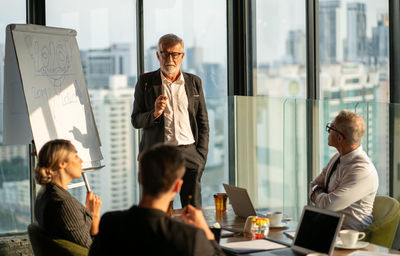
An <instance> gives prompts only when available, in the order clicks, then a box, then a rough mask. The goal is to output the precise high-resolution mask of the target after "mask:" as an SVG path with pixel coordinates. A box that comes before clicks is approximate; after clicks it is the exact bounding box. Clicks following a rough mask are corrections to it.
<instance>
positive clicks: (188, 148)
mask: <svg viewBox="0 0 400 256" xmlns="http://www.w3.org/2000/svg"><path fill="white" fill-rule="evenodd" d="M178 148H179V149H180V150H181V152H182V154H183V156H184V158H185V161H186V172H185V175H184V176H183V184H182V188H181V192H180V193H179V194H180V199H181V205H182V208H183V207H185V206H186V205H187V204H189V203H190V204H191V205H193V206H195V207H201V204H202V202H201V183H200V181H201V176H202V175H203V170H204V165H205V163H204V159H203V157H202V156H201V155H200V154H199V152H198V151H197V149H196V145H194V144H190V145H183V146H178Z"/></svg>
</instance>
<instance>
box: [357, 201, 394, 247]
mask: <svg viewBox="0 0 400 256" xmlns="http://www.w3.org/2000/svg"><path fill="white" fill-rule="evenodd" d="M372 215H373V221H372V224H371V225H370V226H369V227H367V228H366V229H365V230H364V232H365V233H366V237H365V240H366V241H368V242H371V243H374V244H379V245H382V246H385V247H388V248H391V247H392V243H393V239H394V237H395V234H396V230H397V226H398V225H399V220H400V203H399V202H398V201H397V200H396V199H394V198H392V197H389V196H376V197H375V201H374V208H373V211H372Z"/></svg>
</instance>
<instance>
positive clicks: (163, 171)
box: [139, 144, 185, 197]
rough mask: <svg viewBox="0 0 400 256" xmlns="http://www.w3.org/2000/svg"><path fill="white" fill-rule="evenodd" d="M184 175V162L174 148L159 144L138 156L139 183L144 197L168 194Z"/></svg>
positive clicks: (180, 154) (177, 150)
mask: <svg viewBox="0 0 400 256" xmlns="http://www.w3.org/2000/svg"><path fill="white" fill-rule="evenodd" d="M184 173H185V160H184V158H183V155H182V153H181V152H180V151H179V149H178V148H177V147H176V146H171V145H163V144H159V145H156V146H154V147H152V148H150V149H148V150H146V151H144V152H142V154H141V155H140V156H139V183H140V184H141V185H142V189H143V194H144V195H149V196H152V197H158V196H160V195H161V194H163V193H166V192H168V191H169V190H170V189H171V187H172V186H173V185H174V184H175V183H176V181H177V180H180V179H182V177H183V175H184ZM179 189H180V187H179ZM178 192H179V191H178Z"/></svg>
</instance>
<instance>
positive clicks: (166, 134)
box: [131, 34, 209, 207]
mask: <svg viewBox="0 0 400 256" xmlns="http://www.w3.org/2000/svg"><path fill="white" fill-rule="evenodd" d="M156 54H157V58H158V61H159V62H160V69H159V70H157V71H153V72H149V73H145V74H143V75H141V76H140V77H139V81H138V82H137V84H136V88H135V101H134V104H133V112H132V116H131V119H132V120H131V121H132V125H133V127H135V128H137V129H139V128H143V137H142V141H141V142H140V152H142V151H143V150H145V149H148V148H150V147H151V146H152V145H154V144H156V143H160V142H161V143H168V144H172V145H177V146H178V148H179V149H180V150H181V151H182V153H183V155H184V157H185V160H186V172H185V175H184V177H183V181H184V183H183V185H182V189H181V192H180V198H181V204H182V207H184V206H186V205H187V204H188V203H191V204H192V205H194V206H197V207H200V206H201V184H200V180H201V176H202V173H203V170H204V166H205V164H206V160H207V153H208V138H209V125H208V115H207V108H206V103H205V100H204V93H203V88H202V85H201V80H200V78H199V77H197V76H195V75H192V74H189V73H184V72H182V71H181V68H180V67H181V63H182V60H183V57H184V56H185V53H184V44H183V40H182V39H181V38H179V37H177V36H176V35H173V34H167V35H164V36H162V37H161V38H160V40H159V41H158V51H157V53H156ZM190 198H191V199H190Z"/></svg>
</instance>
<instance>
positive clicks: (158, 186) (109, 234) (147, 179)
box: [89, 144, 224, 256]
mask: <svg viewBox="0 0 400 256" xmlns="http://www.w3.org/2000/svg"><path fill="white" fill-rule="evenodd" d="M184 162H185V160H184V158H183V156H182V153H181V152H180V150H179V149H178V148H177V147H176V146H172V145H161V144H160V145H156V146H154V147H152V148H150V149H148V150H145V151H144V152H143V153H142V154H141V155H140V156H139V174H138V178H139V184H140V185H141V187H142V198H141V200H140V203H139V205H138V206H132V207H131V208H130V209H128V210H125V211H115V212H108V213H105V214H104V215H103V217H102V218H101V220H100V226H99V233H98V234H97V236H96V237H95V238H94V240H93V244H92V247H91V248H90V252H89V255H91V256H95V255H126V254H128V255H129V254H137V255H205V256H207V255H224V253H223V252H222V251H221V249H220V247H219V245H218V244H217V243H216V241H215V240H214V234H213V233H212V231H211V230H210V229H209V227H208V224H207V222H206V220H205V218H204V216H203V213H202V211H201V210H199V209H196V208H194V207H193V206H192V205H187V206H186V207H185V208H184V209H183V213H182V215H181V219H182V220H183V221H178V220H176V219H173V218H171V217H169V216H168V215H167V213H166V212H167V209H168V206H169V203H170V202H171V201H172V200H173V198H174V197H175V195H176V194H177V193H178V192H179V190H180V188H181V186H182V183H183V180H182V177H183V175H184V173H185V165H184Z"/></svg>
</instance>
